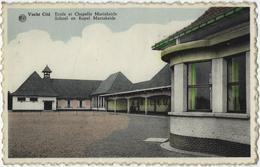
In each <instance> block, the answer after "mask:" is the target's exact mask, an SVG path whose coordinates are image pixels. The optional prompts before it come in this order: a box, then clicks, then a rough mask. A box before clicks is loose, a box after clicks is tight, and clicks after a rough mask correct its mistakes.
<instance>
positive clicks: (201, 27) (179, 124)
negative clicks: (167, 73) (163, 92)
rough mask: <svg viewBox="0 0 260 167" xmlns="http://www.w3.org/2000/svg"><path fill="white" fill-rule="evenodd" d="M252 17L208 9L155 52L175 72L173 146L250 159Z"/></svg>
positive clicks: (242, 10)
mask: <svg viewBox="0 0 260 167" xmlns="http://www.w3.org/2000/svg"><path fill="white" fill-rule="evenodd" d="M249 13H250V8H249V7H212V8H209V9H208V10H207V11H206V12H205V13H204V14H203V15H202V16H200V17H199V18H198V19H197V20H195V21H194V22H193V23H191V24H190V25H188V26H187V27H185V28H183V29H181V30H180V31H178V32H175V33H173V34H172V35H170V36H169V37H168V38H166V39H163V40H162V41H160V42H158V43H156V44H155V45H154V46H153V47H152V48H153V49H154V50H159V51H161V59H162V60H163V61H165V62H167V63H168V64H169V65H170V67H171V68H170V69H171V74H172V75H171V80H172V83H171V91H172V96H171V103H172V107H171V112H169V113H168V114H169V115H170V139H169V140H170V145H171V146H172V147H174V148H178V149H182V150H188V151H196V152H207V153H213V154H218V155H228V156H250V134H251V133H250V89H251V88H250V17H249V16H250V14H249Z"/></svg>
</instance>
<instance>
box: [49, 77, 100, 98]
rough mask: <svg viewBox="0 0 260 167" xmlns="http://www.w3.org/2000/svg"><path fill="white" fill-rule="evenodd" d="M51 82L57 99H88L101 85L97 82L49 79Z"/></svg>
mask: <svg viewBox="0 0 260 167" xmlns="http://www.w3.org/2000/svg"><path fill="white" fill-rule="evenodd" d="M51 82H52V87H53V88H55V91H56V93H57V95H58V97H59V98H90V96H91V93H92V92H93V91H95V90H96V89H97V87H98V86H99V84H100V83H101V81H97V80H72V79H51Z"/></svg>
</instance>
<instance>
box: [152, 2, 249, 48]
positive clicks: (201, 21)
mask: <svg viewBox="0 0 260 167" xmlns="http://www.w3.org/2000/svg"><path fill="white" fill-rule="evenodd" d="M248 13H249V8H248V7H211V8H209V9H208V10H207V11H205V12H204V14H202V15H201V16H200V17H199V18H198V19H196V20H195V21H194V22H192V23H191V24H190V25H188V26H186V27H184V28H182V29H181V30H179V31H177V32H175V33H173V34H172V35H170V36H169V37H167V38H165V39H163V40H161V41H159V42H157V43H156V44H155V45H153V46H152V49H154V50H162V49H165V48H167V47H169V46H172V45H176V43H177V41H176V39H177V38H179V39H180V40H179V41H180V42H181V43H183V42H184V41H186V42H187V40H183V39H182V38H185V37H186V36H189V35H190V36H192V34H196V32H199V31H201V32H204V36H205V35H208V33H207V32H211V31H208V30H209V29H210V28H212V27H214V25H216V24H217V23H218V24H219V23H220V22H221V23H223V24H224V25H225V28H228V26H234V25H233V24H232V23H233V22H234V23H235V24H240V23H241V22H243V21H245V20H247V19H249V17H248V18H247V17H246V16H247V15H248ZM239 18H241V19H240V21H239ZM223 24H221V25H223ZM221 25H219V26H217V27H216V26H215V29H216V30H214V31H213V32H211V33H214V32H217V31H220V30H223V29H222V28H221ZM224 25H223V26H224ZM203 30H204V31H203ZM200 36H201V37H203V35H200ZM193 38H194V40H196V39H195V38H196V37H195V35H194V37H191V39H190V40H192V39H193Z"/></svg>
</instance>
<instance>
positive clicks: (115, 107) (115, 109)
mask: <svg viewBox="0 0 260 167" xmlns="http://www.w3.org/2000/svg"><path fill="white" fill-rule="evenodd" d="M114 112H116V99H114Z"/></svg>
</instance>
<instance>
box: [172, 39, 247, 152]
mask: <svg viewBox="0 0 260 167" xmlns="http://www.w3.org/2000/svg"><path fill="white" fill-rule="evenodd" d="M226 35H227V36H228V34H226ZM249 49H250V48H249V41H246V40H243V41H241V40H239V41H236V42H233V43H232V42H228V43H225V44H223V45H221V46H219V47H215V48H199V49H193V50H187V51H185V50H184V51H182V52H181V53H180V54H178V52H177V53H171V54H172V55H175V56H173V57H171V59H170V64H171V66H172V67H173V68H172V69H173V71H172V76H171V77H173V78H172V81H173V80H174V81H175V82H173V83H172V88H173V89H172V96H173V102H174V104H173V105H172V109H171V113H169V115H170V116H171V117H170V136H171V137H170V143H171V145H172V146H174V147H176V148H180V149H187V150H191V151H196V148H194V143H195V141H198V142H197V144H198V147H197V148H199V147H200V146H201V150H198V151H199V152H201V151H202V152H203V151H204V150H206V151H213V152H216V151H217V150H218V146H219V148H225V147H226V148H227V149H228V148H231V147H229V146H228V145H229V144H230V145H233V144H232V143H234V145H233V146H235V147H232V149H231V151H232V150H233V151H234V150H236V146H237V145H236V144H241V145H239V146H238V148H237V149H240V148H246V149H245V150H247V151H245V152H246V153H245V155H248V148H249V146H250V113H249V109H247V112H246V113H243V114H236V113H227V73H226V71H227V63H226V59H225V57H227V56H232V55H234V54H237V53H245V55H246V60H247V62H250V61H249V54H248V53H247V54H246V52H248V51H249ZM202 60H209V61H211V62H212V94H211V96H212V101H211V102H212V103H211V104H212V111H209V112H206V113H205V112H199V111H195V112H194V111H193V112H191V111H187V65H186V63H188V62H194V61H202ZM249 65H250V64H249V63H248V64H247V68H246V75H247V77H248V76H249V75H250V74H249V69H250V67H249ZM249 87H250V84H248V81H247V84H246V89H247V95H246V96H247V97H248V99H249V91H248V90H250V89H249ZM249 105H250V101H249V100H247V106H249ZM228 142H230V143H228ZM209 143H215V144H214V145H215V146H216V147H213V146H212V147H211V146H210V144H209ZM240 146H241V147H240ZM207 149H208V150H207ZM224 150H225V149H224ZM222 151H223V150H222ZM240 151H241V150H240ZM242 152H243V150H242ZM218 153H219V152H218Z"/></svg>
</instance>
